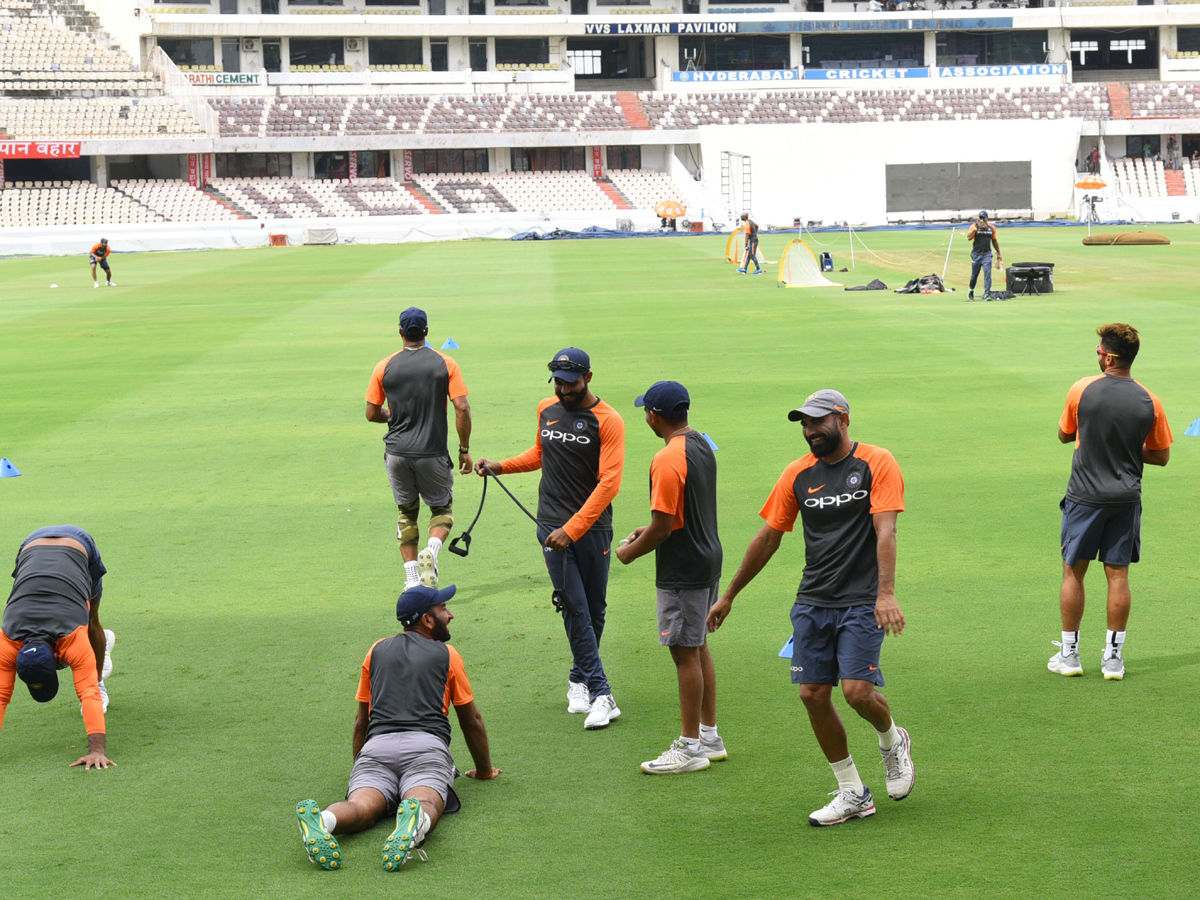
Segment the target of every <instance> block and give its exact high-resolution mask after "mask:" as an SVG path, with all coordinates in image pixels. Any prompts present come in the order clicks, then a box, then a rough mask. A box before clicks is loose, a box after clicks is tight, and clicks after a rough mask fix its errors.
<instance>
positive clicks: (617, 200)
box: [596, 178, 633, 209]
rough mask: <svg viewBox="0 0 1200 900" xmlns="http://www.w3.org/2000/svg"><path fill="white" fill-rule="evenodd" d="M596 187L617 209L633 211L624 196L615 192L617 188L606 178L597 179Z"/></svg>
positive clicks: (617, 191)
mask: <svg viewBox="0 0 1200 900" xmlns="http://www.w3.org/2000/svg"><path fill="white" fill-rule="evenodd" d="M596 185H597V186H598V187H599V188H600V190H602V191H604V193H605V195H606V196H607V197H608V199H610V200H611V201H612V202H613V206H615V207H616V208H617V209H633V205H632V204H631V203H630V202H629V201H628V200H627V199H626V198H625V195H624V194H622V193H621V192H620V191H619V190H617V186H616V185H615V184H613V183H612V182H611V181H609V180H608V179H607V178H597V179H596Z"/></svg>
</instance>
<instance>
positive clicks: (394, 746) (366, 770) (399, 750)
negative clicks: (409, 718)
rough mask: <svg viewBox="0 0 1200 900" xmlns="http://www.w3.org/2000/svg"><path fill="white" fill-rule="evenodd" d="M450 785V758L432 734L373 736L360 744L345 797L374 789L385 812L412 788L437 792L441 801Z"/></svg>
mask: <svg viewBox="0 0 1200 900" xmlns="http://www.w3.org/2000/svg"><path fill="white" fill-rule="evenodd" d="M453 784H454V759H453V758H452V757H451V756H450V748H448V747H447V746H446V745H445V744H444V743H443V742H442V740H441V738H439V737H437V736H436V735H432V734H428V733H427V732H424V731H395V732H392V733H390V734H377V735H375V737H373V738H371V739H370V740H368V741H367V742H366V744H364V745H363V748H362V751H361V752H360V753H359V754H358V759H356V760H355V761H354V768H353V769H351V770H350V787H349V790H348V791H347V792H346V795H347V796H349V795H350V794H353V793H354V792H355V791H357V790H358V789H359V788H374V789H375V790H377V791H379V793H381V794H383V796H384V798H385V799H386V800H387V808H388V811H389V813H390V812H392V811H394V810H395V809H396V807H397V806H398V805H399V803H400V800H401V799H403V797H404V795H405V794H407V793H408V792H409V791H411V790H412V789H413V788H416V787H423V788H429V789H430V790H434V791H437V792H438V793H439V794H440V795H441V797H442V800H443V801H444V800H445V799H446V796H447V795H448V794H449V793H450V788H451V787H452V786H453Z"/></svg>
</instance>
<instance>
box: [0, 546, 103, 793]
mask: <svg viewBox="0 0 1200 900" xmlns="http://www.w3.org/2000/svg"><path fill="white" fill-rule="evenodd" d="M107 571H108V570H107V569H105V568H104V562H103V560H101V559H100V551H99V550H97V549H96V542H95V541H94V540H92V536H91V535H90V534H88V533H87V532H86V531H84V530H83V529H82V528H77V527H75V526H74V525H55V526H51V527H49V528H39V529H38V530H37V531H35V532H33V534H31V535H29V537H27V538H25V540H24V541H22V542H21V549H20V550H19V551H18V552H17V565H16V568H14V569H13V587H12V593H11V594H9V596H8V603H7V605H6V606H5V607H4V624H3V633H2V634H0V723H3V721H4V713H5V711H6V710H7V709H8V703H9V701H10V700H11V699H12V694H13V686H14V684H15V679H16V678H17V677H19V678H20V679H21V680H22V681H24V682H25V684H26V685H27V686H28V687H29V693H30V694H31V695H32V696H33V699H34V700H36V701H37V702H38V703H48V702H49V701H51V700H53V699H54V697H55V695H56V694H57V693H58V671H57V669H58V668H59V667H60V666H63V667H65V666H70V667H71V676H72V679H73V680H74V682H75V693H76V694H77V695H78V697H79V702H80V703H81V704H82V711H83V724H84V726H85V727H86V729H87V743H88V752H87V755H85V756H82V757H80V758H79V759H77V760H75V762H73V763H71V765H72V766H83V767H84V768H85V769H91V768H96V769H107V768H108V767H109V766H115V765H116V763H114V762H113V761H112V760H111V759H109V758H108V757H107V756H106V755H105V753H106V738H105V726H104V713H105V711H106V710H107V708H108V692H107V691H106V690H105V688H104V677H105V676H106V675H107V674H108V673H107V672H106V671H105V670H106V669H111V668H112V664H111V663H110V662H109V660H108V647H109V646H110V641H111V638H112V632H111V631H109V632H106V631H105V630H104V627H103V626H102V625H101V624H100V596H101V594H103V593H104V575H105V574H106V573H107Z"/></svg>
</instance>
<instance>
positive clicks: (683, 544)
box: [616, 381, 729, 775]
mask: <svg viewBox="0 0 1200 900" xmlns="http://www.w3.org/2000/svg"><path fill="white" fill-rule="evenodd" d="M634 405H635V406H643V407H645V409H646V424H647V425H649V426H650V430H651V431H653V432H654V433H655V434H656V435H658V436H659V437H660V438H662V439H663V442H664V443H665V444H666V446H665V447H663V449H662V450H659V451H658V453H656V454H655V455H654V460H653V462H651V463H650V524H649V525H643V526H642V527H640V528H635V529H634V530H633V533H632V534H630V535H629V537H627V538H626V539H625V540H624V541H622V542H621V545H620V546H619V547H617V551H616V552H617V559H619V560H620V561H621V562H622V563H623V564H625V565H628V564H629V563H631V562H633V561H634V560H635V559H638V558H639V557H641V556H644V555H646V554H647V553H649V552H650V551H652V550H653V551H654V554H655V586H656V588H657V592H658V636H659V637H658V639H659V643H660V644H662V645H663V646H664V647H669V648H670V650H671V659H673V660H674V661H675V672H676V675H677V676H678V678H679V709H680V717H681V719H682V728H681V730H680V734H679V739H678V740H677V741H675V742H673V743H672V744H671V746H670V747H668V748H667V749H666V750H665V751H663V753H662V754H661V755H660V756H659V757H658V759H652V760H649V761H648V762H644V763H642V771H643V772H645V773H646V774H648V775H675V774H679V773H682V772H696V771H699V770H701V769H707V768H708V766H709V762H710V761H711V760H721V759H726V758H728V756H729V754H728V753H727V752H726V751H725V742H724V741H723V740H722V739H721V737H720V735H719V734H718V733H717V671H716V668H715V667H714V666H713V660H712V655H711V654H710V653H709V652H708V641H707V630H708V629H707V627H706V619H707V617H708V611H709V609H711V608H712V605H713V603H714V602H715V601H716V599H717V589H718V583H719V581H720V578H721V539H720V537H719V536H718V534H717V458H716V456H715V455H714V454H713V451H712V447H711V446H710V445H709V443H708V441H707V440H705V438H704V436H703V435H702V434H700V432H698V431H693V430H692V428H691V426H689V425H688V410H689V409H690V407H691V398H690V397H689V395H688V392H687V388H685V387H684V386H683V385H682V384H680V383H679V382H677V381H656V382H655V383H654V384H652V385H651V386H650V389H649V390H648V391H646V393H644V394H642V395H641V396H640V397H638V398H637V399H636V400H635V401H634Z"/></svg>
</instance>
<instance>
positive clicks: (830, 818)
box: [808, 787, 875, 827]
mask: <svg viewBox="0 0 1200 900" xmlns="http://www.w3.org/2000/svg"><path fill="white" fill-rule="evenodd" d="M830 796H831V797H833V799H832V800H830V801H829V802H828V803H826V804H825V805H824V806H822V807H821V808H820V809H818V810H817V811H816V812H813V813H811V814H809V817H808V824H809V825H816V826H818V827H820V826H824V825H841V824H842V823H843V822H847V821H849V820H850V819H865V818H866V817H867V816H873V815H875V800H874V798H872V797H871V789H870V788H869V787H864V788H863V792H862V793H861V794H856V793H854V791H851V790H838V791H833V792H832V793H831V794H830Z"/></svg>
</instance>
